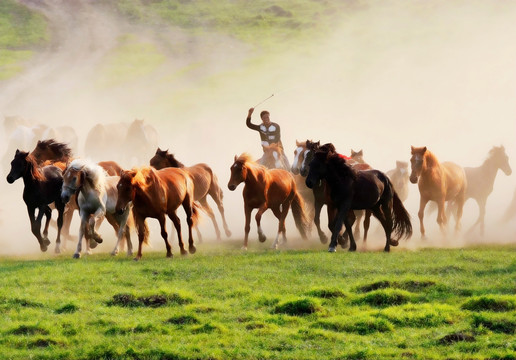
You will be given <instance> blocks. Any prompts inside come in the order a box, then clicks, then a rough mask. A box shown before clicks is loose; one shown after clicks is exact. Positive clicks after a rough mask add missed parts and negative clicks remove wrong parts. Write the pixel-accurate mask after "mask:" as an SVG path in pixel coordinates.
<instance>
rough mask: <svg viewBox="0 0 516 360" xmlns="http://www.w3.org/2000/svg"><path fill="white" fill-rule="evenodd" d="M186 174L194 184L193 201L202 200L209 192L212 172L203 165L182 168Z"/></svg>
mask: <svg viewBox="0 0 516 360" xmlns="http://www.w3.org/2000/svg"><path fill="white" fill-rule="evenodd" d="M183 170H185V171H186V172H188V173H189V174H190V176H191V178H192V181H193V184H194V197H195V200H199V199H202V198H203V197H204V196H205V195H206V194H207V193H208V191H209V190H210V186H211V183H212V181H213V170H212V169H211V168H210V167H209V166H208V165H207V164H205V163H200V164H195V165H193V166H189V167H186V168H183Z"/></svg>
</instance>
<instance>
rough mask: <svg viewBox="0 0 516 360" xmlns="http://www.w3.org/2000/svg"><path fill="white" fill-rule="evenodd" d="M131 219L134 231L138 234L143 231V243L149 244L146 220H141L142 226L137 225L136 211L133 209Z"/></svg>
mask: <svg viewBox="0 0 516 360" xmlns="http://www.w3.org/2000/svg"><path fill="white" fill-rule="evenodd" d="M133 220H134V222H135V223H136V231H137V233H138V234H140V233H143V243H144V244H146V245H149V226H148V225H147V220H144V221H143V226H139V225H138V221H137V220H136V213H135V212H134V211H133Z"/></svg>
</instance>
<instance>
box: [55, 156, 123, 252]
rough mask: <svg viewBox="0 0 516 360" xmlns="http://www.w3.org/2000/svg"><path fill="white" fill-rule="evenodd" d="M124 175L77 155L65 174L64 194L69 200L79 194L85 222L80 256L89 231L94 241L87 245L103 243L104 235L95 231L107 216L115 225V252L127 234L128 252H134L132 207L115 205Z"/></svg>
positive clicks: (82, 216) (81, 227)
mask: <svg viewBox="0 0 516 360" xmlns="http://www.w3.org/2000/svg"><path fill="white" fill-rule="evenodd" d="M119 179H120V178H119V177H118V176H108V175H107V173H106V172H105V171H104V169H103V168H102V167H101V166H99V165H98V164H95V163H93V162H91V161H87V160H83V159H75V160H73V161H72V162H71V163H70V165H69V166H68V167H67V168H66V170H65V173H64V175H63V189H62V191H61V198H62V200H63V202H65V203H67V202H68V201H70V198H71V197H72V196H73V195H76V194H77V203H78V205H79V214H80V217H81V226H80V228H79V241H78V243H77V250H76V251H75V254H74V255H73V257H74V258H76V259H78V258H80V257H81V250H82V238H83V236H85V235H86V237H87V238H89V239H90V241H89V242H88V241H87V242H86V249H87V251H88V253H89V248H90V246H91V245H93V246H91V247H96V244H95V242H96V243H102V238H101V237H100V235H99V234H97V233H96V231H95V223H96V220H97V219H99V218H101V217H104V216H105V217H106V219H107V220H108V221H109V223H110V224H111V226H113V228H114V229H115V232H116V233H117V236H118V241H117V243H116V246H115V248H114V250H113V251H112V253H111V254H112V255H116V254H118V247H119V244H120V242H121V241H122V240H123V237H124V235H125V237H126V240H127V255H131V254H132V244H131V231H130V226H129V224H130V222H129V221H128V220H129V215H130V213H131V208H130V207H129V206H128V207H127V208H126V209H125V211H123V212H121V213H117V212H116V211H115V205H116V202H117V197H118V193H117V188H116V185H117V183H118V180H119Z"/></svg>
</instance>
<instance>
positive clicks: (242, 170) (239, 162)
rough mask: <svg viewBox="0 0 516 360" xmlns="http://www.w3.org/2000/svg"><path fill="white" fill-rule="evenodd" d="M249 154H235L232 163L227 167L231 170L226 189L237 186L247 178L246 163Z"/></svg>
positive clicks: (248, 159) (232, 188)
mask: <svg viewBox="0 0 516 360" xmlns="http://www.w3.org/2000/svg"><path fill="white" fill-rule="evenodd" d="M250 159H251V158H250V156H249V155H248V154H245V153H244V154H242V155H240V156H238V157H237V156H236V155H235V159H234V162H233V165H231V167H230V168H229V169H230V171H231V177H230V178H229V181H228V189H229V190H231V191H233V190H235V189H236V188H237V186H238V185H239V184H240V183H242V182H244V181H245V179H246V178H247V171H248V170H247V167H246V163H247V162H248V161H250Z"/></svg>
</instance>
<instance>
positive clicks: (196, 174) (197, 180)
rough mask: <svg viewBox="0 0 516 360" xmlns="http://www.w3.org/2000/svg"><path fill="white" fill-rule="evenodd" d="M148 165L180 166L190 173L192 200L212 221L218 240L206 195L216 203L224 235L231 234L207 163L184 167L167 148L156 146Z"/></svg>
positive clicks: (214, 178) (220, 194) (199, 234)
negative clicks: (198, 204) (192, 187)
mask: <svg viewBox="0 0 516 360" xmlns="http://www.w3.org/2000/svg"><path fill="white" fill-rule="evenodd" d="M150 165H151V166H152V167H154V168H155V169H157V170H160V169H163V168H167V167H174V168H181V169H183V170H185V171H186V172H187V173H188V174H190V175H191V177H192V179H193V182H194V201H199V203H200V204H201V208H202V210H204V211H205V212H206V213H207V214H208V216H209V217H210V219H211V221H212V222H213V226H214V227H215V234H216V235H217V240H220V230H219V226H218V224H217V220H216V219H215V214H214V213H213V210H212V209H211V207H210V205H209V204H208V199H207V197H208V195H210V196H211V198H212V199H213V201H215V203H216V204H217V207H218V209H219V212H220V215H221V217H222V224H223V226H224V231H225V232H226V236H227V237H230V236H231V231H230V230H229V227H228V224H227V223H226V217H225V216H224V205H223V203H222V199H223V197H224V194H223V192H222V189H221V188H220V186H219V182H218V179H217V176H216V175H215V174H214V173H213V170H212V169H211V168H210V167H209V166H208V165H207V164H204V163H200V164H196V165H193V166H190V167H185V166H184V165H183V163H181V162H180V161H178V160H177V159H176V158H175V157H174V154H169V152H168V150H161V149H160V148H158V149H157V150H156V154H155V155H154V156H153V157H152V159H150ZM195 228H196V230H197V236H198V237H199V241H202V238H201V233H200V232H199V229H198V228H197V226H196V227H195Z"/></svg>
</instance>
